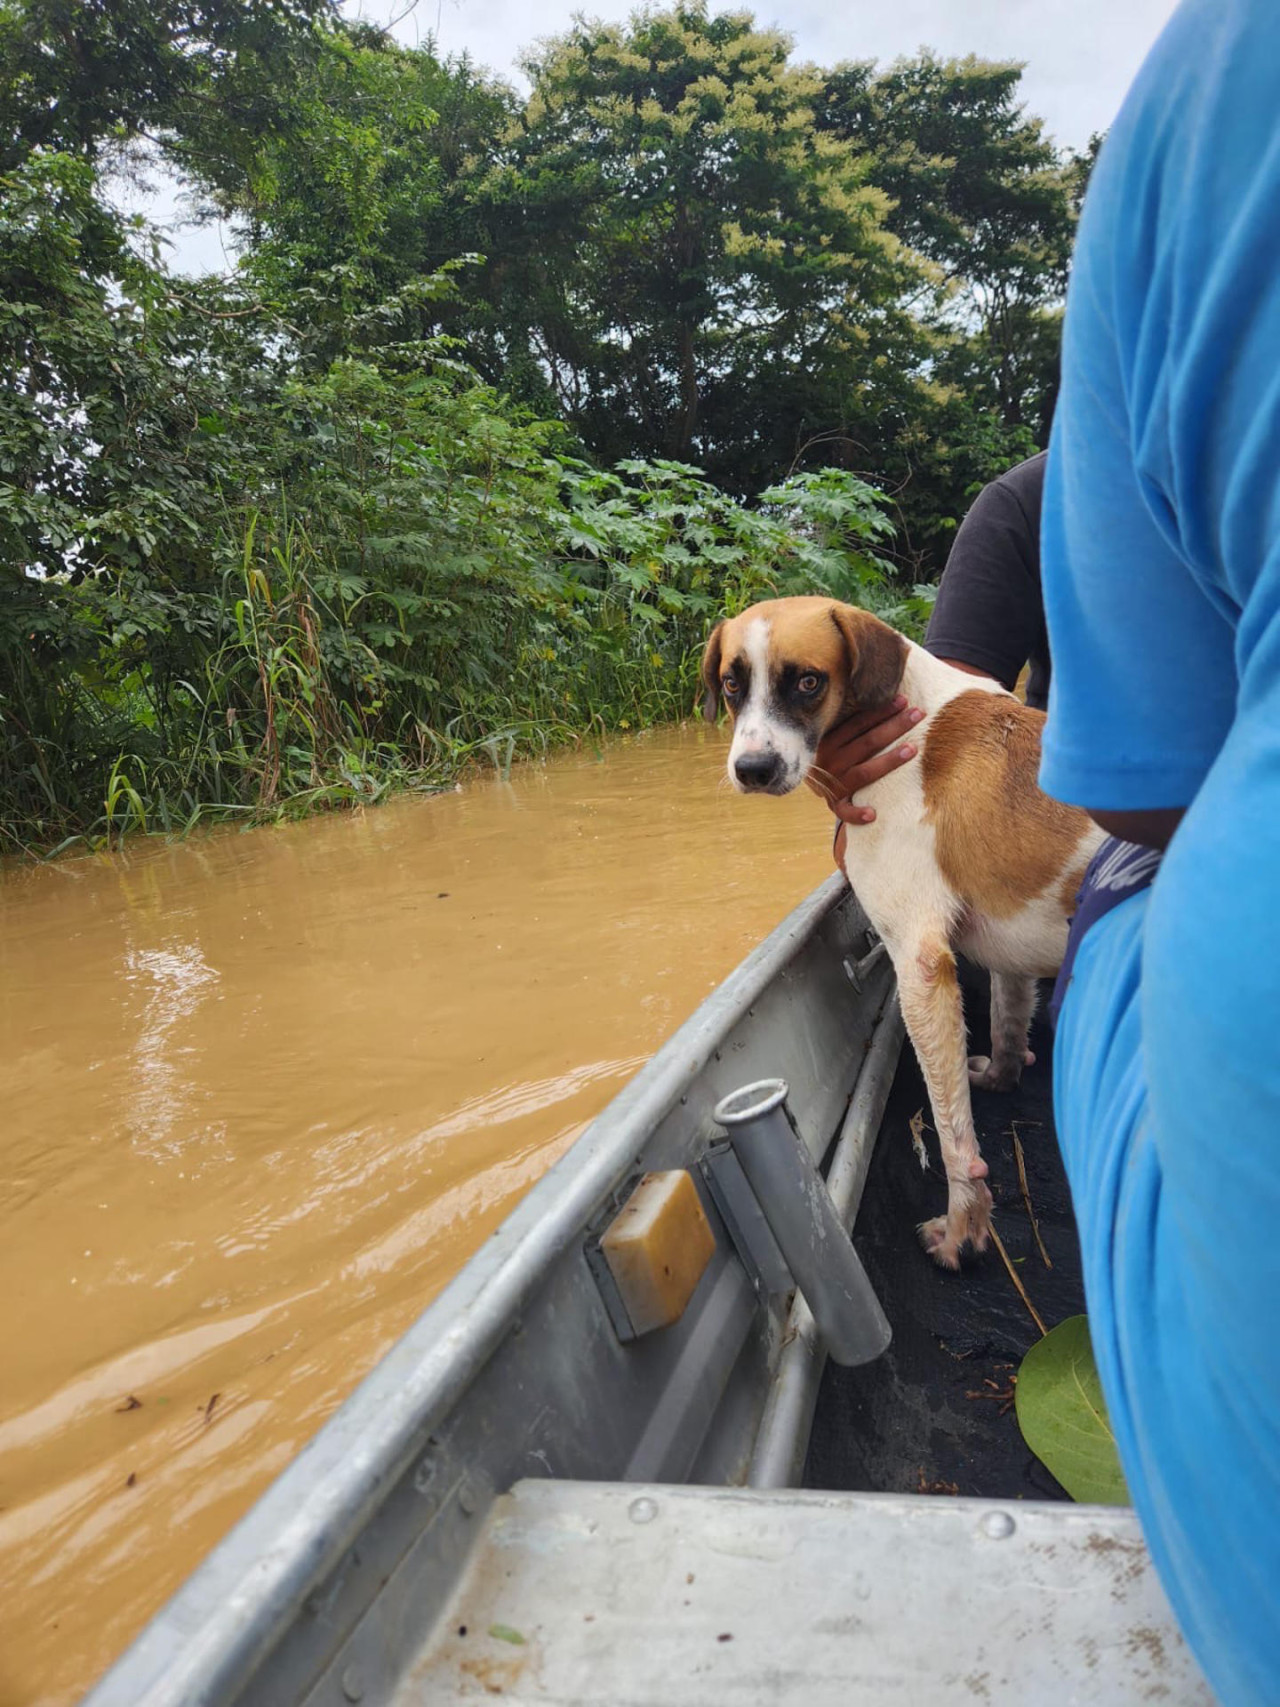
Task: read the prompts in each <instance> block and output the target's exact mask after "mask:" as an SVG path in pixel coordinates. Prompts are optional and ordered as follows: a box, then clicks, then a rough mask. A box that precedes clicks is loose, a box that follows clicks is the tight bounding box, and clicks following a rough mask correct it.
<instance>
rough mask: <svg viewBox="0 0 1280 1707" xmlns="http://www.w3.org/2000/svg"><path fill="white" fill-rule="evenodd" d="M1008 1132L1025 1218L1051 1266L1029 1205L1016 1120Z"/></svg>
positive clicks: (1041, 1253)
mask: <svg viewBox="0 0 1280 1707" xmlns="http://www.w3.org/2000/svg"><path fill="white" fill-rule="evenodd" d="M1039 1124H1040V1123H1039V1121H1037V1122H1036V1125H1037V1126H1038V1125H1039ZM1009 1134H1010V1136H1011V1137H1012V1139H1013V1159H1014V1161H1015V1162H1017V1164H1018V1184H1019V1185H1020V1186H1021V1187H1022V1201H1023V1202H1024V1203H1025V1204H1026V1206H1027V1219H1028V1220H1029V1221H1030V1222H1031V1231H1032V1232H1033V1233H1034V1234H1035V1236H1036V1244H1037V1245H1039V1247H1040V1255H1041V1256H1042V1257H1043V1258H1044V1266H1045V1267H1046V1268H1052V1267H1053V1263H1052V1262H1051V1261H1050V1260H1049V1253H1048V1251H1047V1250H1045V1248H1044V1240H1043V1239H1042V1238H1041V1237H1040V1223H1039V1222H1038V1221H1037V1220H1036V1212H1035V1210H1034V1209H1033V1208H1032V1207H1031V1193H1030V1192H1029V1191H1028V1189H1027V1161H1026V1157H1025V1156H1024V1155H1023V1154H1022V1140H1021V1139H1020V1138H1019V1137H1018V1123H1017V1121H1016V1120H1012V1121H1010V1123H1009Z"/></svg>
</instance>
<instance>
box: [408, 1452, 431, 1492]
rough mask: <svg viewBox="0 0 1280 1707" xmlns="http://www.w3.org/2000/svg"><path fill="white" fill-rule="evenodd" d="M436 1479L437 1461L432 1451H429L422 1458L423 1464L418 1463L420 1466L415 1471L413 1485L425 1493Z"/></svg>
mask: <svg viewBox="0 0 1280 1707" xmlns="http://www.w3.org/2000/svg"><path fill="white" fill-rule="evenodd" d="M435 1479H436V1461H435V1459H434V1458H433V1457H432V1456H431V1455H430V1453H428V1454H427V1456H426V1457H425V1458H424V1459H423V1460H422V1462H421V1464H419V1465H418V1468H417V1469H416V1470H415V1471H414V1472H413V1486H414V1489H415V1491H416V1492H417V1493H420V1494H425V1493H426V1491H427V1489H428V1488H429V1487H430V1486H431V1484H432V1482H434V1481H435Z"/></svg>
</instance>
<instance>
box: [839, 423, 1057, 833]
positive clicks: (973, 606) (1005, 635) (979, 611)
mask: <svg viewBox="0 0 1280 1707" xmlns="http://www.w3.org/2000/svg"><path fill="white" fill-rule="evenodd" d="M1048 454H1049V453H1048V452H1047V451H1041V452H1040V454H1039V455H1038V456H1033V457H1030V458H1029V459H1028V460H1027V461H1026V462H1020V463H1019V464H1018V465H1017V467H1016V468H1011V469H1009V471H1008V472H1007V473H1006V474H1001V475H1000V476H998V478H997V479H995V480H993V481H991V482H990V484H989V485H987V486H984V487H983V488H982V490H981V492H979V494H978V496H977V497H976V498H975V499H974V501H973V503H972V505H971V506H970V509H969V513H968V515H967V516H966V517H965V518H964V521H963V522H962V523H961V524H960V528H959V530H958V532H957V533H956V537H955V543H954V544H953V545H952V547H951V553H950V555H949V556H948V558H947V567H946V569H945V571H944V572H943V576H942V582H941V584H940V586H939V588H938V598H937V602H936V604H935V605H934V607H933V615H932V616H931V617H930V619H929V627H928V630H927V632H926V634H925V638H924V644H925V647H926V649H927V650H928V651H930V652H932V653H933V655H934V657H935V658H942V659H945V661H946V662H947V663H948V664H953V665H954V666H955V667H956V668H957V669H959V670H965V671H967V672H968V673H969V674H970V675H975V676H988V677H993V678H994V679H995V680H996V681H998V682H1000V683H1001V684H1002V685H1003V686H1004V687H1006V688H1009V689H1010V690H1012V689H1013V687H1014V685H1015V683H1016V682H1017V680H1018V677H1019V676H1020V675H1021V674H1022V670H1023V667H1024V666H1027V665H1029V666H1030V670H1029V675H1028V679H1027V704H1028V705H1029V706H1032V707H1033V708H1034V709H1035V710H1037V711H1044V710H1045V709H1046V707H1047V706H1048V703H1049V672H1050V666H1049V640H1048V634H1047V632H1046V629H1045V620H1044V603H1043V600H1042V598H1041V593H1040V500H1041V495H1042V494H1043V491H1044V469H1045V463H1046V462H1047V461H1048ZM923 715H924V714H923V712H921V711H919V710H918V709H917V708H916V707H914V706H911V705H908V704H907V701H906V699H905V698H904V697H903V696H902V695H901V694H899V695H898V697H897V698H896V699H895V700H893V701H892V702H891V703H890V704H889V705H886V706H882V707H878V708H877V709H875V710H874V711H868V712H863V713H862V714H861V715H859V716H857V717H851V718H849V719H848V720H847V721H846V722H844V723H841V724H839V725H838V726H837V727H836V728H835V729H833V730H832V731H831V733H830V734H829V735H828V736H827V737H826V739H825V740H824V741H823V742H822V744H821V746H820V747H819V748H818V752H817V757H816V763H815V769H816V770H818V771H821V772H825V773H826V777H828V778H830V779H831V782H832V783H833V784H834V785H835V786H834V787H831V786H829V785H828V784H826V783H825V782H824V784H823V785H818V784H817V783H816V782H815V784H814V787H815V788H816V790H817V792H818V793H821V794H823V795H824V797H825V798H826V800H827V804H828V805H829V806H830V808H831V810H832V811H833V812H834V813H835V815H836V817H837V818H838V819H840V825H839V828H838V830H837V834H836V860H837V863H840V861H841V859H842V857H843V852H844V847H843V841H842V839H841V838H842V836H843V834H844V826H845V825H847V824H855V825H856V824H869V823H871V821H872V820H873V819H874V817H875V810H874V808H873V807H870V806H855V805H854V804H853V801H852V799H851V796H852V795H854V794H856V793H857V792H858V791H859V789H863V788H867V787H869V785H870V784H871V783H873V782H878V781H879V779H880V778H881V777H882V776H887V775H888V774H889V772H890V771H893V770H897V769H898V767H899V766H900V765H904V764H906V763H908V761H909V760H911V759H914V758H915V756H916V747H915V745H914V743H912V742H910V741H907V742H905V743H904V744H903V745H901V746H896V745H892V743H895V742H898V741H900V740H901V738H902V737H903V736H904V735H909V734H910V732H911V729H912V728H913V727H914V725H915V724H917V723H919V721H920V719H921V718H922V716H923Z"/></svg>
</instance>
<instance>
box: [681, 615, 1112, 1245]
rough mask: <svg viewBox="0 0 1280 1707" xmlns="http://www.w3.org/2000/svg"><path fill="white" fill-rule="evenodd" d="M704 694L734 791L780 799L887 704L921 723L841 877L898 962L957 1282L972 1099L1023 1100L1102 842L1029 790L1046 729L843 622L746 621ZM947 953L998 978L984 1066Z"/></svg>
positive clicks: (976, 1194) (1000, 693)
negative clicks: (724, 728) (1044, 989)
mask: <svg viewBox="0 0 1280 1707" xmlns="http://www.w3.org/2000/svg"><path fill="white" fill-rule="evenodd" d="M702 677H703V683H704V685H705V688H706V699H705V702H704V707H703V709H704V713H705V715H706V717H707V718H708V720H709V721H712V722H714V720H715V716H716V710H717V705H718V702H719V700H720V698H721V697H723V699H724V701H725V703H726V704H727V705H728V707H729V711H730V714H731V716H732V718H733V723H734V731H733V744H732V746H731V747H730V749H729V761H728V769H729V778H730V781H731V782H732V783H733V785H734V787H735V788H737V789H739V790H740V791H743V792H754V793H763V794H788V793H790V791H791V790H792V789H793V788H797V787H798V786H799V785H800V783H802V782H803V781H804V780H805V778H806V776H807V775H808V773H809V769H810V767H811V765H812V764H813V759H814V754H815V752H816V751H817V747H818V743H819V741H820V740H821V739H822V737H823V735H825V734H826V732H827V731H828V730H829V729H831V728H832V727H833V726H834V725H835V724H836V723H838V722H840V720H841V719H842V718H844V717H847V716H849V715H850V714H851V713H853V712H855V711H858V710H861V709H865V708H868V707H872V706H878V705H884V704H885V703H886V702H887V701H889V700H890V699H892V698H893V696H894V694H896V693H899V692H901V693H903V694H905V695H906V697H907V700H908V701H909V703H910V704H912V705H915V706H918V707H919V708H920V709H921V710H922V711H923V712H924V713H925V717H924V720H923V721H922V722H921V723H920V724H919V725H918V726H917V727H916V729H915V730H913V732H912V736H911V739H912V740H913V741H914V742H915V743H916V745H917V747H918V749H919V757H918V758H917V759H916V760H915V761H914V762H913V763H911V764H907V765H904V766H903V767H902V768H901V769H900V770H895V771H892V772H890V774H889V775H888V776H886V777H883V778H882V779H881V780H880V781H879V782H877V783H874V784H873V785H872V786H871V787H870V788H867V789H864V790H863V791H862V793H861V794H860V795H859V796H858V799H859V801H860V802H865V803H866V804H868V805H872V806H874V807H875V811H876V816H875V819H874V820H873V821H872V822H871V823H870V824H866V825H862V826H860V827H859V828H857V829H854V830H850V831H849V832H848V833H847V835H846V836H845V837H844V843H845V852H844V869H845V875H846V876H847V877H848V879H849V882H850V883H851V884H852V886H853V888H854V890H855V891H856V893H857V896H858V899H859V900H860V901H861V903H862V905H863V907H864V908H865V909H866V913H867V916H868V918H869V919H870V920H871V923H872V924H873V925H874V926H875V928H876V930H877V931H878V932H879V933H880V935H881V937H882V938H883V939H884V943H885V946H886V947H887V949H888V951H889V954H890V957H891V958H892V960H893V965H894V970H895V971H896V972H897V975H898V992H899V997H900V1000H901V1003H902V1016H903V1019H904V1020H905V1021H906V1026H907V1031H908V1033H909V1034H910V1037H911V1041H912V1043H913V1044H914V1045H915V1050H916V1054H917V1055H918V1056H919V1058H920V1065H921V1067H922V1069H923V1071H924V1077H925V1083H926V1084H927V1086H928V1090H929V1100H930V1102H931V1104H932V1106H933V1119H934V1125H935V1127H936V1129H937V1133H938V1138H939V1140H940V1143H941V1147H942V1157H943V1161H944V1163H945V1166H946V1171H947V1212H946V1214H945V1215H940V1216H938V1217H936V1219H934V1220H932V1221H926V1222H925V1223H924V1225H923V1226H922V1227H921V1229H920V1236H921V1239H922V1240H923V1243H924V1246H925V1249H926V1250H927V1251H929V1252H930V1254H931V1255H932V1256H933V1257H935V1258H936V1259H937V1261H938V1262H940V1263H942V1264H944V1265H945V1266H947V1267H949V1268H956V1267H958V1266H959V1261H960V1253H961V1250H962V1249H963V1247H964V1245H965V1243H966V1242H969V1243H971V1244H972V1245H973V1246H974V1248H975V1249H976V1250H982V1249H984V1247H985V1246H986V1244H987V1239H988V1235H989V1233H990V1218H991V1193H990V1192H989V1191H988V1189H987V1187H986V1185H985V1183H984V1180H985V1176H986V1172H987V1165H986V1163H985V1162H984V1161H983V1160H982V1157H981V1154H980V1152H979V1149H978V1140H977V1136H976V1133H975V1131H974V1125H973V1113H972V1110H971V1108H970V1102H969V1087H970V1084H971V1083H972V1084H975V1085H980V1086H986V1087H988V1088H990V1089H994V1090H1009V1089H1012V1088H1013V1087H1014V1086H1016V1085H1017V1083H1018V1080H1019V1078H1020V1077H1021V1074H1022V1068H1023V1065H1024V1063H1025V1061H1026V1058H1027V1057H1026V1048H1027V1028H1028V1026H1029V1024H1030V1022H1031V1014H1032V1010H1033V1008H1034V1006H1035V996H1036V985H1035V981H1036V979H1037V978H1042V977H1049V976H1051V975H1052V974H1053V973H1055V972H1056V971H1057V969H1058V967H1059V965H1060V964H1061V962H1062V956H1063V953H1064V952H1065V949H1066V943H1067V921H1068V918H1069V916H1070V911H1071V908H1072V905H1073V902H1074V899H1075V894H1076V891H1077V889H1078V888H1079V886H1080V881H1081V878H1082V877H1083V875H1084V869H1085V867H1086V865H1087V864H1088V863H1089V860H1090V858H1091V857H1092V855H1093V852H1094V850H1095V848H1096V847H1097V846H1098V843H1099V842H1100V841H1101V840H1102V831H1101V830H1099V829H1098V828H1097V827H1096V825H1094V823H1093V822H1092V820H1091V819H1090V818H1089V817H1088V816H1087V815H1086V814H1085V813H1084V812H1082V811H1080V810H1079V809H1078V808H1076V807H1072V806H1063V805H1060V804H1059V803H1058V802H1057V801H1055V800H1050V799H1049V798H1048V796H1047V795H1044V794H1041V792H1040V790H1039V788H1038V787H1037V786H1036V776H1037V772H1038V768H1039V760H1040V733H1041V729H1042V727H1043V724H1044V717H1043V715H1042V713H1040V712H1038V711H1031V710H1029V709H1028V708H1027V707H1026V706H1024V705H1022V704H1021V703H1020V702H1019V701H1018V700H1017V699H1015V698H1014V697H1013V695H1012V694H1010V693H1006V692H1005V690H1004V689H1003V688H1002V687H1000V686H999V684H998V683H996V682H990V683H988V682H986V681H984V680H982V679H980V678H977V677H974V676H971V675H967V674H966V673H965V672H964V671H962V670H956V669H953V668H952V667H951V665H950V664H945V663H943V662H942V661H941V660H940V659H938V658H934V657H932V656H931V655H930V654H929V653H928V652H926V651H924V649H923V648H922V647H919V646H916V645H914V644H913V643H912V642H911V641H909V640H906V639H904V637H903V636H902V635H900V634H898V633H897V632H896V631H895V630H894V629H892V628H890V627H889V626H888V625H887V624H886V623H883V622H881V621H880V620H879V619H878V618H876V617H874V616H871V615H870V614H869V613H868V612H867V611H862V610H858V609H857V608H855V607H854V606H852V605H845V604H839V603H837V602H836V601H834V600H832V599H826V598H795V599H775V600H772V601H770V602H767V603H765V604H758V605H753V606H752V607H751V609H750V610H746V611H744V612H743V613H742V615H741V616H736V617H732V618H730V619H728V620H727V621H725V622H722V623H720V624H719V626H718V627H717V628H716V629H715V630H714V631H713V633H712V635H711V638H710V640H709V641H708V642H707V649H706V653H705V655H704V657H703V661H702ZM957 952H959V953H962V954H964V955H966V956H967V957H968V958H969V959H970V960H973V961H976V962H977V963H978V965H980V966H985V967H988V968H989V969H990V972H991V1055H990V1057H989V1058H988V1057H985V1056H972V1057H969V1056H967V1053H966V1042H965V1026H964V1011H963V1006H962V1001H961V995H960V987H959V984H958V983H957V980H956V964H955V958H954V957H955V954H956V953H957Z"/></svg>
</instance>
